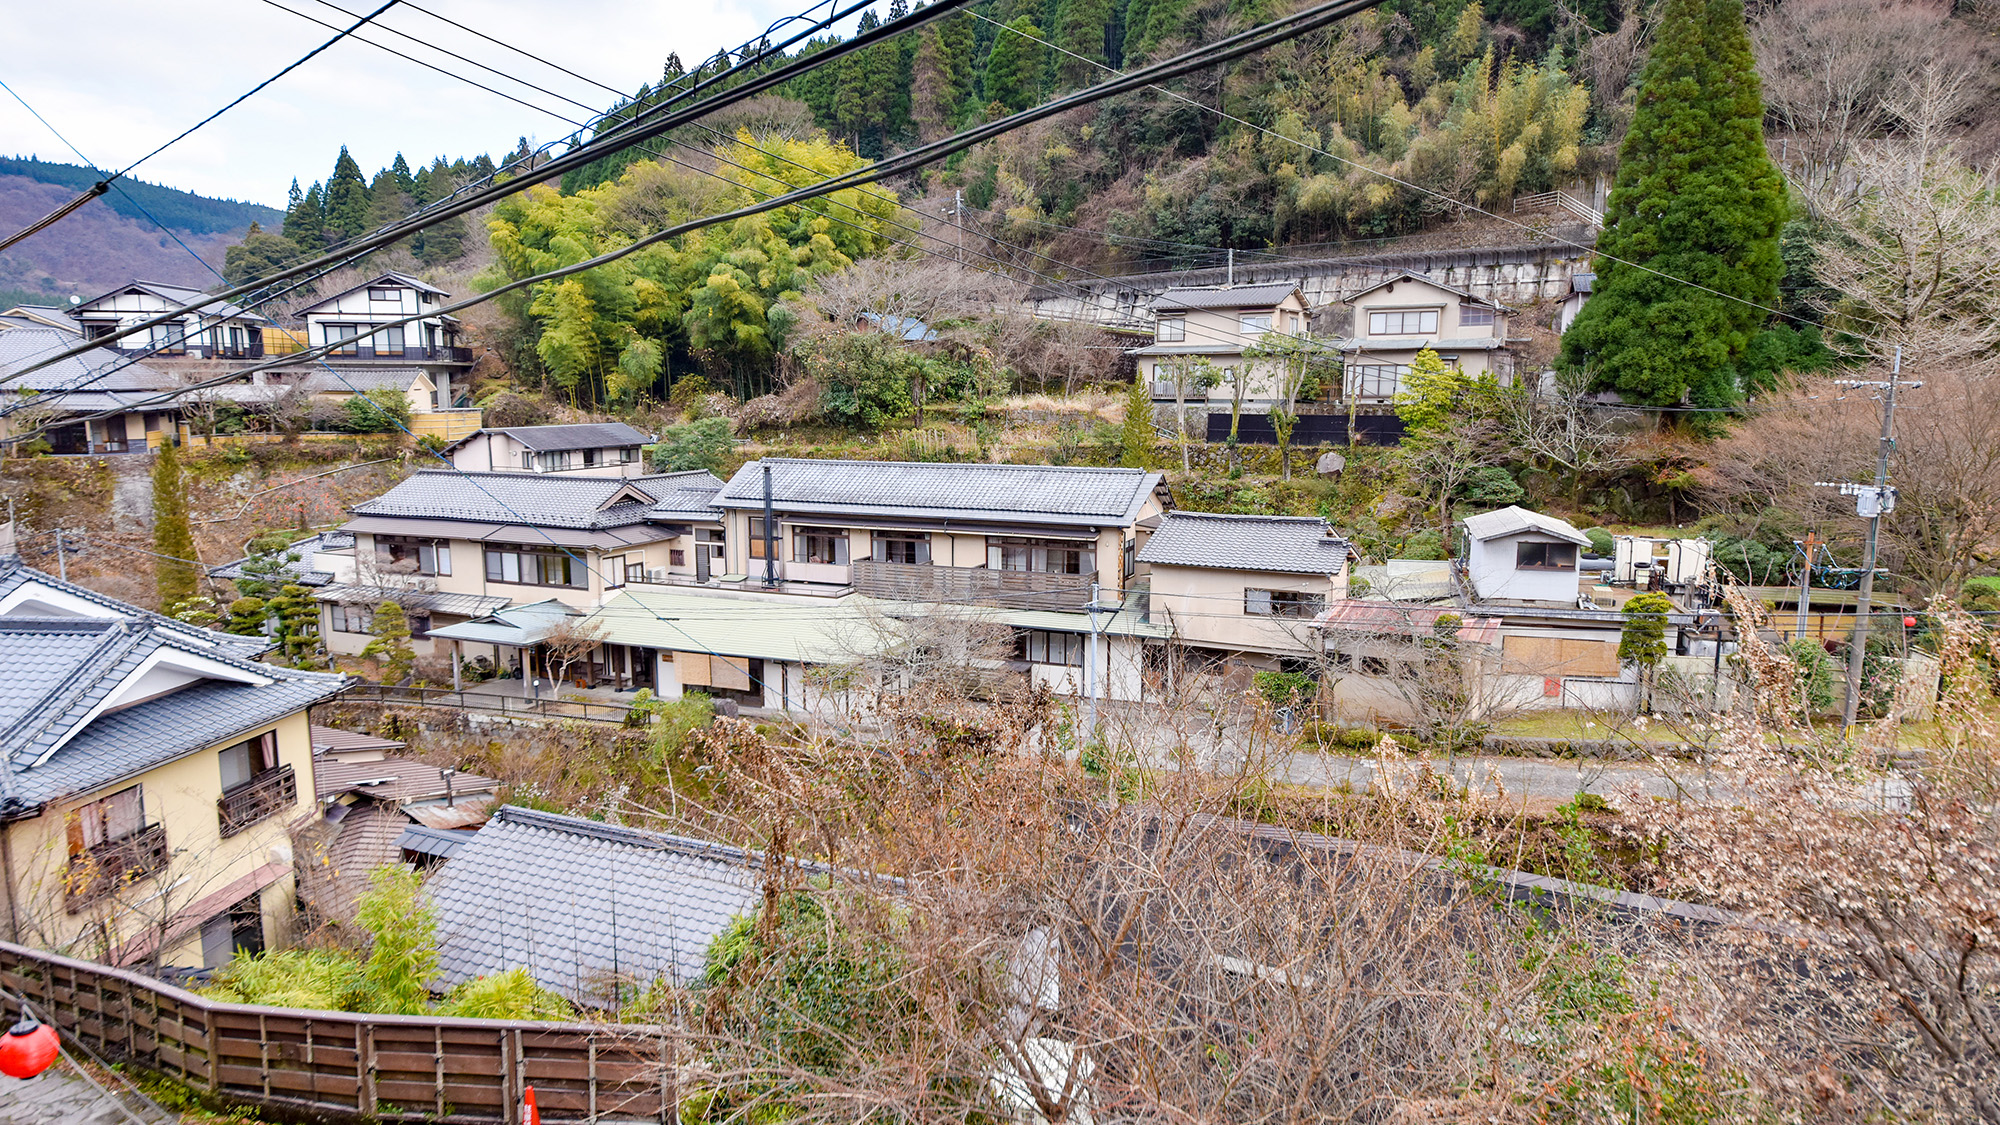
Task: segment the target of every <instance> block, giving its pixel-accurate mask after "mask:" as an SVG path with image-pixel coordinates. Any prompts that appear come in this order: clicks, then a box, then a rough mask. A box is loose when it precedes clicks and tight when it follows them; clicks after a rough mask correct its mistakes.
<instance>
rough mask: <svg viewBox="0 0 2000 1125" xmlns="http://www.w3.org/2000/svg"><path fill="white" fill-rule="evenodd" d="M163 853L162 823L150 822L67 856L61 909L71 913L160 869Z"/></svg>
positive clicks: (164, 852) (165, 860)
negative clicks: (114, 838) (67, 863)
mask: <svg viewBox="0 0 2000 1125" xmlns="http://www.w3.org/2000/svg"><path fill="white" fill-rule="evenodd" d="M167 854H168V853H167V829H166V826H165V825H163V824H154V825H150V826H148V827H146V828H141V829H140V830H138V831H137V832H134V833H132V834H131V835H130V836H126V837H123V838H121V839H117V840H106V841H105V842H104V843H102V844H98V845H96V846H95V847H92V848H88V849H86V850H84V851H82V852H79V853H77V854H76V855H73V856H71V857H70V860H69V869H68V871H66V872H65V873H64V876H63V907H64V909H65V910H67V911H68V912H69V913H71V914H75V913H77V912H78V911H80V910H82V909H83V908H84V907H86V906H88V905H90V904H91V903H93V902H96V901H97V900H99V899H101V898H103V897H104V896H106V895H108V894H110V893H111V892H113V891H115V890H117V889H118V888H119V887H122V886H125V885H126V884H128V883H131V882H133V881H135V880H139V879H143V878H145V877H146V876H148V875H151V874H153V873H154V872H156V871H160V870H162V869H164V868H165V867H166V866H167Z"/></svg>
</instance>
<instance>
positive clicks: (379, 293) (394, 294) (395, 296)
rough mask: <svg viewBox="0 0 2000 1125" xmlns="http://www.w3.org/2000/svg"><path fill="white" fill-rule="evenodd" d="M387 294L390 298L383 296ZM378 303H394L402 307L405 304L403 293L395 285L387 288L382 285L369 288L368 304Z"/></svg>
mask: <svg viewBox="0 0 2000 1125" xmlns="http://www.w3.org/2000/svg"><path fill="white" fill-rule="evenodd" d="M385 293H386V294H388V296H386V297H385V296H383V294H385ZM376 301H394V302H396V303H397V304H399V305H400V304H402V303H403V291H402V290H401V289H398V288H396V287H395V286H393V285H391V286H386V287H385V286H381V285H371V286H369V287H368V302H369V303H370V304H373V303H375V302H376Z"/></svg>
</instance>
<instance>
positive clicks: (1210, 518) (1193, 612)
mask: <svg viewBox="0 0 2000 1125" xmlns="http://www.w3.org/2000/svg"><path fill="white" fill-rule="evenodd" d="M1353 555H1354V549H1353V547H1352V546H1351V545H1350V544H1349V543H1348V542H1347V540H1346V539H1345V538H1344V537H1342V536H1341V534H1340V533H1339V532H1337V531H1335V530H1334V529H1333V528H1332V527H1330V526H1329V525H1328V524H1327V523H1326V521H1325V520H1322V519H1318V518H1316V517H1311V516H1232V515H1218V514H1215V513H1211V512H1169V513H1167V514H1166V515H1165V516H1163V517H1161V519H1160V521H1159V526H1158V527H1157V528H1156V529H1155V530H1154V531H1153V533H1152V534H1151V536H1149V537H1148V538H1147V540H1146V545H1145V546H1143V547H1141V548H1140V549H1139V561H1140V562H1141V563H1144V564H1146V566H1147V567H1148V569H1149V571H1150V577H1151V582H1152V599H1151V613H1152V617H1153V619H1154V620H1156V621H1160V622H1162V623H1163V624H1166V625H1168V626H1169V627H1171V628H1172V629H1173V633H1174V637H1175V639H1176V640H1178V641H1180V642H1181V643H1182V644H1185V645H1188V646H1190V647H1192V648H1195V649H1200V650H1207V653H1208V654H1209V655H1211V656H1212V657H1214V658H1217V659H1218V660H1219V659H1235V660H1237V661H1239V662H1241V663H1244V664H1246V665H1248V666H1250V667H1252V668H1256V669H1263V670H1272V671H1275V670H1279V669H1282V668H1287V667H1288V661H1292V660H1297V659H1299V658H1301V657H1307V656H1310V655H1312V654H1313V653H1314V652H1315V651H1316V649H1317V648H1318V640H1317V637H1316V636H1315V634H1314V629H1313V621H1314V619H1315V618H1317V617H1318V616H1319V615H1320V613H1321V612H1322V611H1323V610H1325V609H1326V606H1327V603H1328V602H1329V601H1338V600H1340V599H1343V598H1345V597H1347V583H1348V564H1349V561H1350V560H1351V559H1352V558H1353ZM1213 662H1216V660H1211V663H1213Z"/></svg>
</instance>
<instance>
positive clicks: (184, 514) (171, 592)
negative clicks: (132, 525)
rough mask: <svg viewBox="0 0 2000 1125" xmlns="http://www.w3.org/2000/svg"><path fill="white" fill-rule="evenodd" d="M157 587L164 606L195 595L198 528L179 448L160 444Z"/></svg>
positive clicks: (156, 486)
mask: <svg viewBox="0 0 2000 1125" xmlns="http://www.w3.org/2000/svg"><path fill="white" fill-rule="evenodd" d="M153 553H154V554H155V555H157V556H160V557H158V558H155V559H154V560H153V588H154V590H155V591H156V592H157V593H158V594H159V597H160V605H161V606H163V607H165V606H173V605H177V604H179V603H181V602H184V601H186V600H187V599H189V598H192V597H194V595H195V577H196V571H195V564H194V563H193V562H192V560H193V559H194V527H193V525H191V524H190V523H189V522H188V497H187V478H186V477H185V476H184V475H183V474H182V472H181V456H180V450H179V447H178V446H177V445H176V444H175V443H174V442H173V441H172V440H171V439H169V440H167V441H164V442H162V443H161V444H160V452H159V454H158V455H157V456H156V457H154V459H153Z"/></svg>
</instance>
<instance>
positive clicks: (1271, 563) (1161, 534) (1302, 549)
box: [1139, 512, 1353, 574]
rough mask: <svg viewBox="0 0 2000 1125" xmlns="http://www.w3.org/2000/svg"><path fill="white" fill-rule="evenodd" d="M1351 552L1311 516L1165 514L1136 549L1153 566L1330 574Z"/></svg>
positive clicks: (1343, 563)
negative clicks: (1144, 541)
mask: <svg viewBox="0 0 2000 1125" xmlns="http://www.w3.org/2000/svg"><path fill="white" fill-rule="evenodd" d="M1352 551H1353V547H1352V545H1351V544H1349V543H1348V542H1347V540H1345V539H1343V538H1341V537H1340V535H1339V533H1337V532H1335V531H1334V530H1333V528H1332V527H1330V526H1328V525H1327V522H1326V521H1325V520H1322V519H1319V518H1317V517H1313V516H1232V515H1221V514H1217V513H1214V512H1169V513H1167V515H1166V518H1165V519H1162V520H1161V521H1160V526H1159V529H1158V530H1156V531H1154V532H1153V537H1152V538H1151V539H1148V540H1147V541H1146V545H1145V546H1144V547H1141V548H1140V549H1139V561H1140V562H1142V563H1148V564H1151V565H1153V566H1189V567H1201V568H1203V569H1208V570H1249V571H1259V572H1263V573H1267V574H1269V573H1277V574H1336V573H1339V571H1340V568H1341V567H1342V566H1344V565H1346V562H1347V556H1348V555H1349V554H1350V553H1352Z"/></svg>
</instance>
